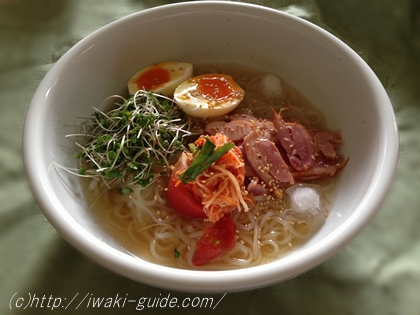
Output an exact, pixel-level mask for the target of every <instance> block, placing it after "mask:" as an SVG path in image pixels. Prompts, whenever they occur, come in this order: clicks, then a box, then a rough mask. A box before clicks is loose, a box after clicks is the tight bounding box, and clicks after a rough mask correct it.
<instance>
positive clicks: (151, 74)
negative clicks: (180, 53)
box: [127, 62, 193, 96]
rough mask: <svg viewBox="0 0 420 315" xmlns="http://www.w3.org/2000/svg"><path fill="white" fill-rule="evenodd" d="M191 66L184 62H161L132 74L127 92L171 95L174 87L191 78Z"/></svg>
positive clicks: (132, 93)
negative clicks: (141, 91) (140, 91)
mask: <svg viewBox="0 0 420 315" xmlns="http://www.w3.org/2000/svg"><path fill="white" fill-rule="evenodd" d="M192 73H193V66H192V64H190V63H186V62H161V63H157V64H154V65H151V66H148V67H146V68H144V69H141V70H140V71H138V72H137V73H136V74H134V75H133V76H132V77H131V78H130V80H129V81H128V84H127V86H128V92H129V93H130V94H131V95H134V94H135V93H136V92H137V91H138V90H146V91H152V92H155V93H158V94H162V95H165V96H172V95H173V93H174V90H175V88H176V87H177V86H178V85H179V84H181V83H182V82H184V81H185V80H188V79H189V78H191V76H192Z"/></svg>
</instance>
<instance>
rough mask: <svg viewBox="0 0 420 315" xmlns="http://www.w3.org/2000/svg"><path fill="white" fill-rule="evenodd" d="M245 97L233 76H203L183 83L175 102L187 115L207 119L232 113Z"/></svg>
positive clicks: (175, 93) (179, 87)
mask: <svg viewBox="0 0 420 315" xmlns="http://www.w3.org/2000/svg"><path fill="white" fill-rule="evenodd" d="M244 95H245V92H244V90H243V89H242V88H241V87H240V86H239V85H237V84H236V82H235V81H234V80H233V79H232V77H231V76H229V75H225V74H203V75H199V76H195V77H192V78H190V79H188V80H187V81H185V82H183V83H181V84H180V85H179V86H178V87H177V88H176V89H175V92H174V100H175V102H176V103H177V104H178V106H179V107H180V108H181V109H182V110H183V111H184V112H185V113H186V114H188V115H190V116H193V117H199V118H206V117H216V116H221V115H226V114H227V113H229V112H231V111H232V110H234V109H235V108H236V107H237V106H238V105H239V103H240V102H241V101H242V99H243V98H244Z"/></svg>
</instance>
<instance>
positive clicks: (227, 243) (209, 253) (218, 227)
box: [193, 216, 236, 266]
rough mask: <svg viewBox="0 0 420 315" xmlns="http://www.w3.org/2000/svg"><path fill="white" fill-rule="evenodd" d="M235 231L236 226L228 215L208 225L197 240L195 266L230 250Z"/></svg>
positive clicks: (234, 241)
mask: <svg viewBox="0 0 420 315" xmlns="http://www.w3.org/2000/svg"><path fill="white" fill-rule="evenodd" d="M235 231H236V226H235V223H234V222H233V220H232V218H231V217H230V216H224V217H222V218H221V219H220V220H219V221H217V222H216V223H214V224H213V225H210V226H208V227H207V228H206V229H205V231H204V235H203V236H202V237H201V239H200V241H199V242H198V246H197V250H196V251H195V253H194V257H193V264H194V265H195V266H201V265H204V264H206V263H208V262H210V261H212V260H213V259H215V258H217V257H219V256H220V255H222V254H224V253H226V252H228V251H230V250H231V249H232V248H233V247H234V246H235V243H236V240H235Z"/></svg>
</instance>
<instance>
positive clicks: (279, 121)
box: [273, 110, 315, 171]
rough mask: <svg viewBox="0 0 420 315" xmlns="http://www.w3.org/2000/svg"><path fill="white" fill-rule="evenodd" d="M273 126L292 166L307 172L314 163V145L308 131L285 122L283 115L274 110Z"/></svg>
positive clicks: (298, 125)
mask: <svg viewBox="0 0 420 315" xmlns="http://www.w3.org/2000/svg"><path fill="white" fill-rule="evenodd" d="M273 113H274V118H273V124H274V127H275V128H276V130H277V139H278V141H279V143H280V144H281V146H282V147H283V148H284V149H285V151H286V153H287V158H288V160H289V163H290V165H291V166H292V167H293V168H294V169H295V170H296V171H305V170H307V169H309V168H310V167H311V166H312V165H313V163H314V154H315V149H314V144H313V141H312V137H311V135H310V133H309V132H308V130H307V129H306V128H305V127H304V126H302V125H301V124H299V123H296V122H284V121H283V118H282V117H281V114H278V113H276V112H275V111H274V110H273Z"/></svg>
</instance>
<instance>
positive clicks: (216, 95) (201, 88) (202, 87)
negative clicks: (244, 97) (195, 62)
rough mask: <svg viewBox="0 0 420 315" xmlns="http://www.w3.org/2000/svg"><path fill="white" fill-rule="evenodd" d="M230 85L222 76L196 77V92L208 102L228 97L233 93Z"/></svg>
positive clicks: (225, 77) (227, 79) (226, 78)
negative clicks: (208, 100)
mask: <svg viewBox="0 0 420 315" xmlns="http://www.w3.org/2000/svg"><path fill="white" fill-rule="evenodd" d="M231 84H232V83H231V82H229V78H228V77H227V76H223V75H217V74H212V75H202V76H198V77H197V91H198V92H199V93H200V94H201V95H203V96H204V97H205V98H206V99H210V100H220V99H224V98H226V97H229V96H230V95H231V93H232V92H233V91H232V88H231ZM233 84H234V83H233Z"/></svg>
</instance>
